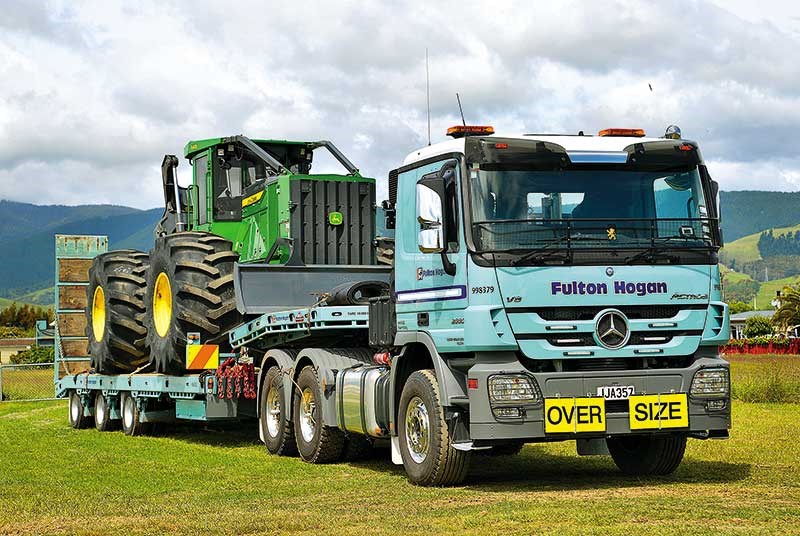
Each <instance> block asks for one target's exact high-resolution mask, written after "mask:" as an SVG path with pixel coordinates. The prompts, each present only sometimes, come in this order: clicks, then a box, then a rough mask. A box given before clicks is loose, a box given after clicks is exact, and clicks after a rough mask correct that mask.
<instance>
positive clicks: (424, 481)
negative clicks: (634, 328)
mask: <svg viewBox="0 0 800 536" xmlns="http://www.w3.org/2000/svg"><path fill="white" fill-rule="evenodd" d="M440 400H441V397H440V395H439V382H438V381H437V380H436V374H435V373H434V371H432V370H419V371H417V372H414V373H413V374H411V376H409V377H408V380H406V383H405V385H404V386H403V393H402V394H401V396H400V409H399V411H398V413H397V421H398V424H399V435H400V454H401V455H402V458H403V466H404V467H405V469H406V474H407V475H408V479H409V481H410V482H411V483H412V484H418V485H421V486H449V485H454V484H459V483H460V482H462V481H463V480H464V477H465V476H466V475H467V470H468V469H469V458H470V456H469V455H470V453H469V451H461V450H456V449H455V448H453V445H452V443H451V440H450V430H449V427H448V425H447V421H446V420H445V417H444V409H443V408H442V404H441V402H440Z"/></svg>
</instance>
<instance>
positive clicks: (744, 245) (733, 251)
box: [720, 225, 800, 266]
mask: <svg viewBox="0 0 800 536" xmlns="http://www.w3.org/2000/svg"><path fill="white" fill-rule="evenodd" d="M767 229H773V232H774V233H775V234H776V235H779V234H783V233H787V232H792V233H794V232H795V231H800V225H793V226H791V227H778V228H773V227H768V228H767ZM767 229H762V230H760V231H758V232H756V233H753V234H750V235H747V236H744V237H742V238H739V239H738V240H734V241H733V242H728V243H726V244H725V247H724V248H722V251H721V253H720V259H721V260H722V262H724V263H725V264H726V265H727V266H731V265H736V266H741V265H743V264H744V263H746V262H752V261H757V260H759V259H760V258H761V254H760V253H759V252H758V238H759V236H761V233H762V232H763V231H766V230H767ZM798 262H800V258H798Z"/></svg>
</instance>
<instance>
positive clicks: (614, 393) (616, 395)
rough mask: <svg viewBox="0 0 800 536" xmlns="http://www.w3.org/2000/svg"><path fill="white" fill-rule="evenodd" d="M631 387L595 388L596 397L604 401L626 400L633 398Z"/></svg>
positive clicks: (610, 386) (609, 386)
mask: <svg viewBox="0 0 800 536" xmlns="http://www.w3.org/2000/svg"><path fill="white" fill-rule="evenodd" d="M633 391H634V389H633V385H601V386H600V387H598V388H597V396H601V397H603V398H605V399H606V400H627V399H628V398H630V397H632V396H633Z"/></svg>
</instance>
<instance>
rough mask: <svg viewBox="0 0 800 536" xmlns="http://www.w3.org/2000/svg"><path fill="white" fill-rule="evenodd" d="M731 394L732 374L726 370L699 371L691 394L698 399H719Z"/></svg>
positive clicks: (693, 380) (690, 390)
mask: <svg viewBox="0 0 800 536" xmlns="http://www.w3.org/2000/svg"><path fill="white" fill-rule="evenodd" d="M730 392H731V379H730V373H729V371H728V369H726V368H707V369H700V370H698V371H697V372H696V373H695V375H694V378H693V379H692V387H691V389H689V394H690V395H691V396H693V397H696V398H718V397H723V396H728V395H729V394H730Z"/></svg>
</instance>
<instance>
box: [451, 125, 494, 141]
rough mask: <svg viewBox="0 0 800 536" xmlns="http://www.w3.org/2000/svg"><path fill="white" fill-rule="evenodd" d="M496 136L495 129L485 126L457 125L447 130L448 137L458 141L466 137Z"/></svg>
mask: <svg viewBox="0 0 800 536" xmlns="http://www.w3.org/2000/svg"><path fill="white" fill-rule="evenodd" d="M491 134H494V127H491V126H488V125H484V126H479V125H456V126H453V127H450V128H448V129H447V135H448V136H450V137H452V138H455V139H458V138H463V137H465V136H489V135H491Z"/></svg>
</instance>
